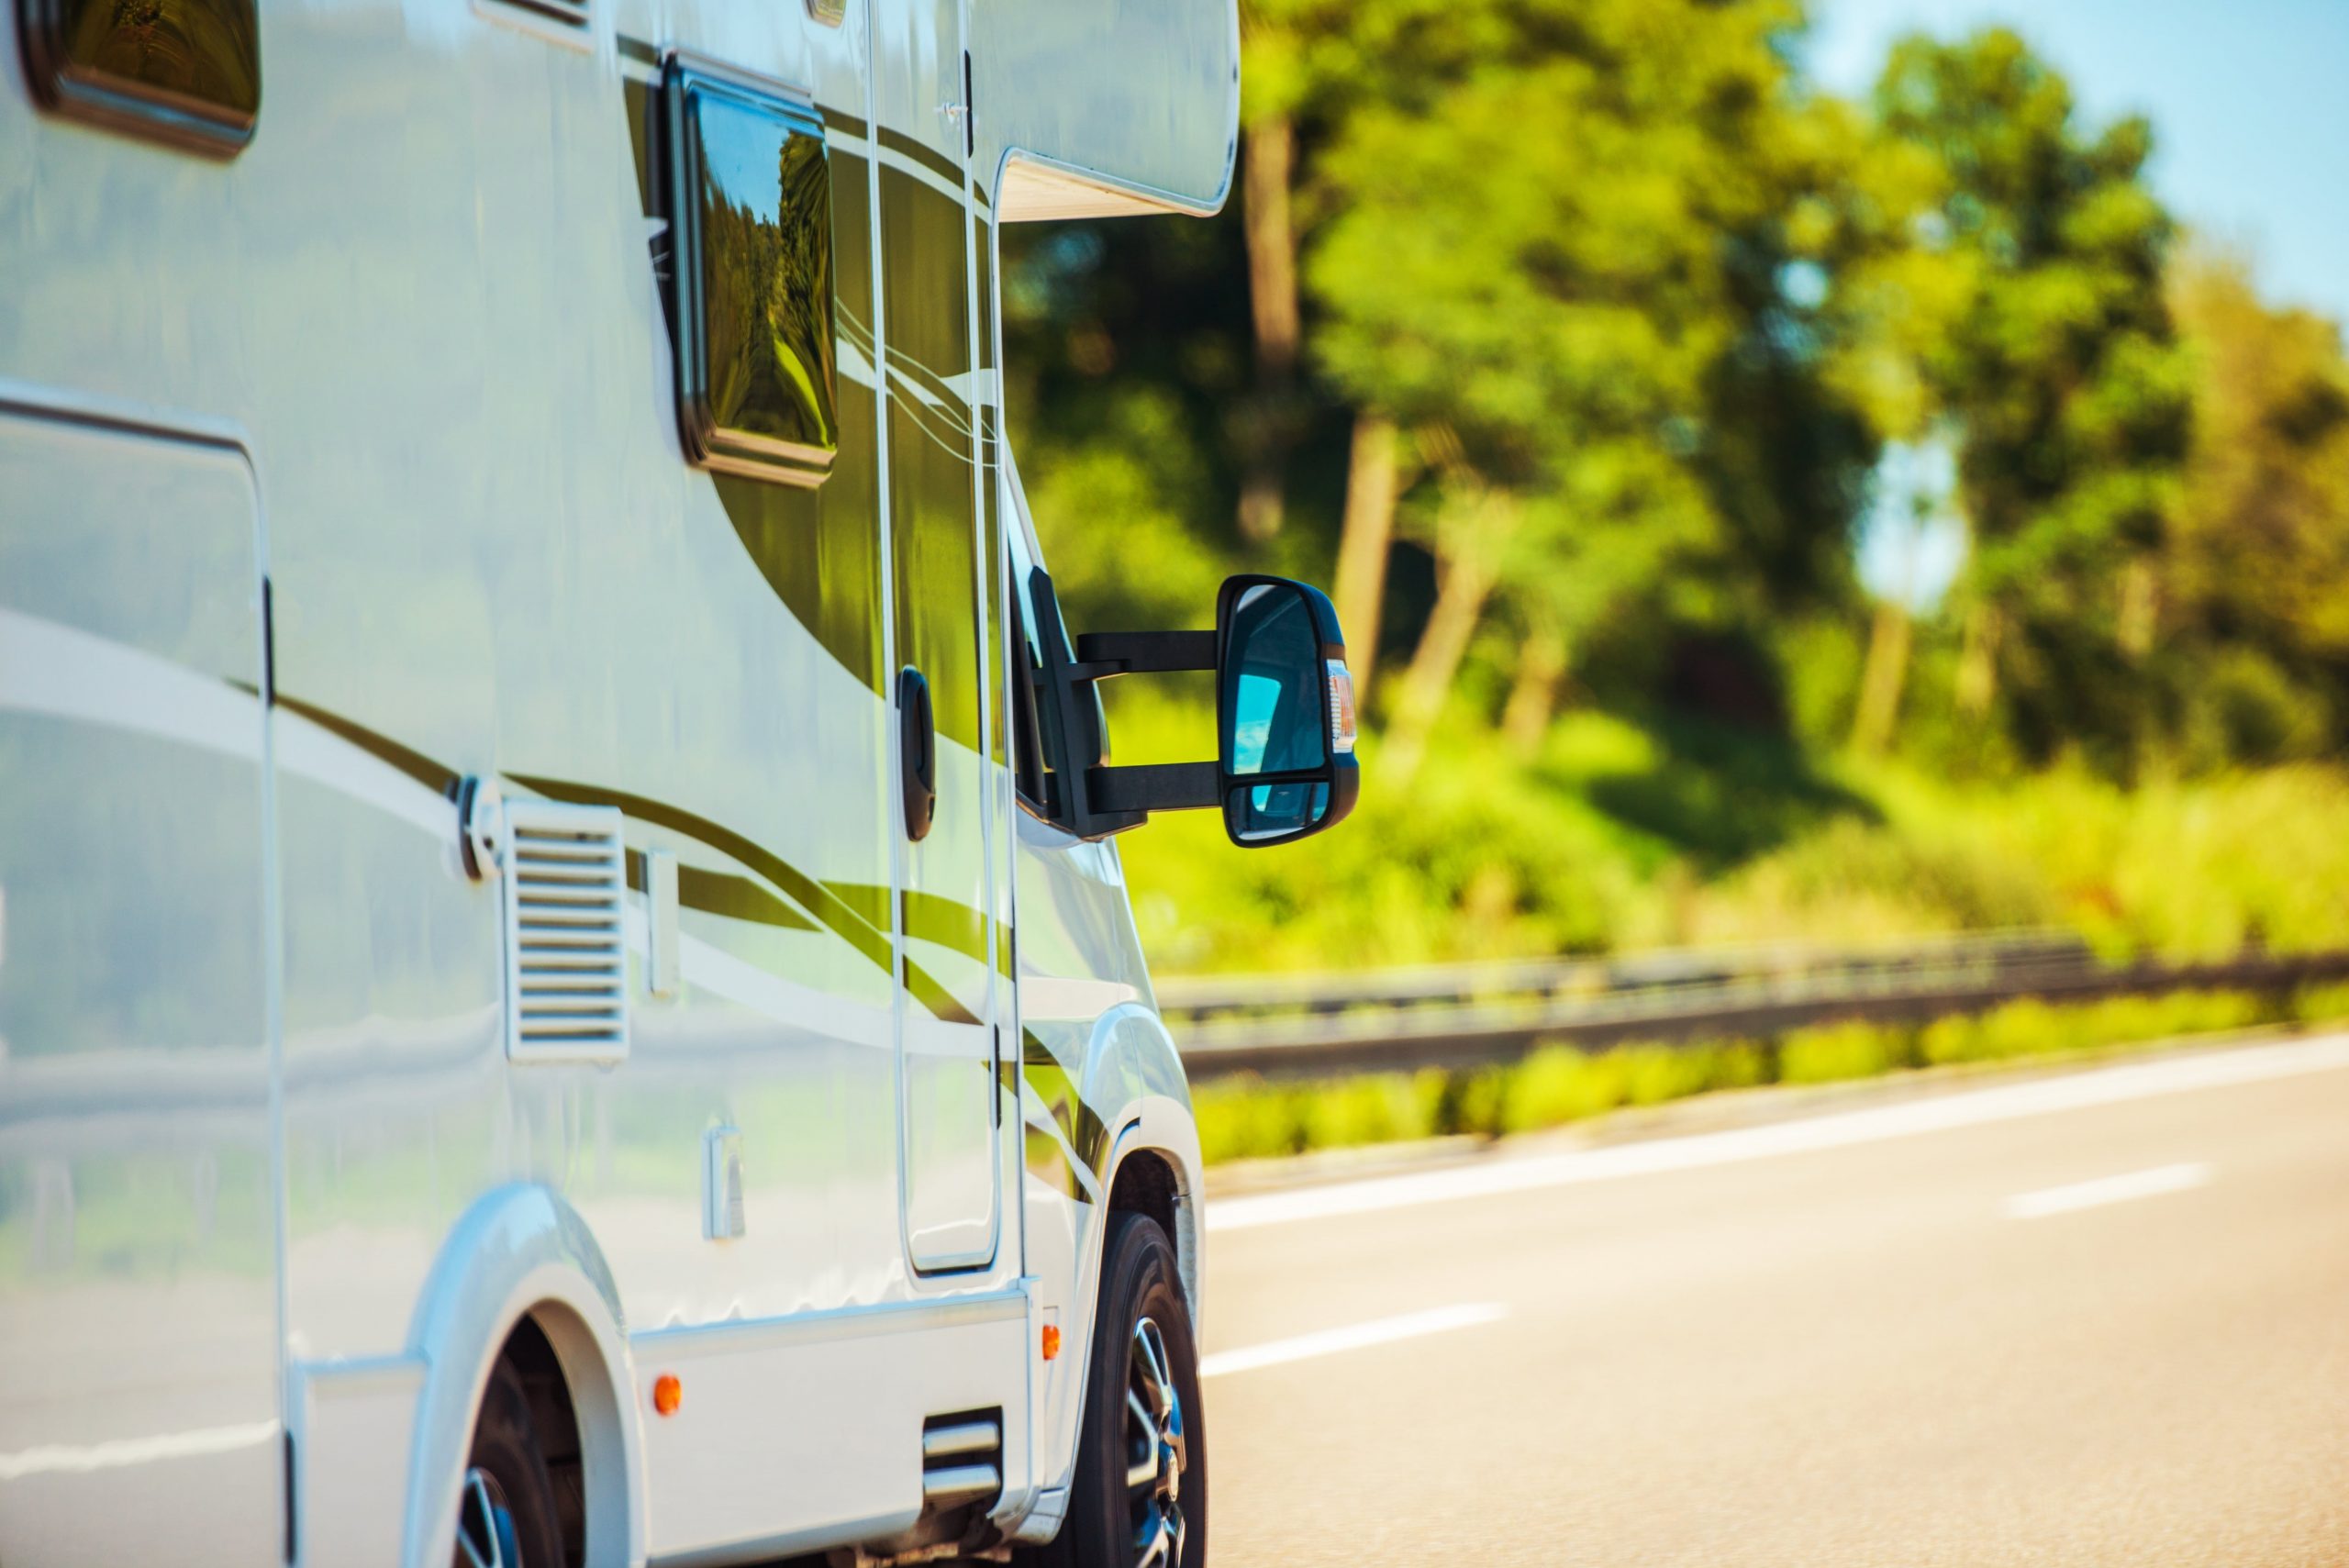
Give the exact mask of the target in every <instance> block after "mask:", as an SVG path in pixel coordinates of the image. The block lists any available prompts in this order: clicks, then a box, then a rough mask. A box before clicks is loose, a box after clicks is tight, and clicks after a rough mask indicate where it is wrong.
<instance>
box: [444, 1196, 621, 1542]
mask: <svg viewBox="0 0 2349 1568" xmlns="http://www.w3.org/2000/svg"><path fill="white" fill-rule="evenodd" d="M526 1320H527V1321H528V1322H529V1324H530V1325H531V1326H533V1327H535V1328H536V1329H537V1330H538V1331H539V1333H540V1334H541V1335H542V1336H543V1337H544V1338H545V1340H546V1341H547V1344H548V1346H549V1347H550V1348H551V1350H552V1351H554V1356H555V1361H556V1364H557V1366H558V1367H559V1368H560V1370H561V1372H562V1379H563V1383H564V1385H565V1392H566V1394H567V1396H568V1397H569V1399H570V1402H571V1410H572V1417H573V1420H574V1421H575V1423H576V1424H577V1427H578V1436H579V1446H580V1464H581V1469H582V1479H583V1483H584V1493H585V1500H586V1513H585V1519H584V1524H585V1532H586V1540H587V1549H588V1551H587V1557H586V1562H587V1564H588V1568H638V1565H640V1564H641V1563H642V1562H643V1561H644V1551H645V1547H644V1507H643V1492H642V1485H643V1473H644V1469H643V1434H642V1432H641V1430H640V1426H639V1421H638V1416H637V1408H636V1405H637V1401H636V1393H635V1384H636V1374H635V1366H634V1362H633V1359H632V1358H631V1356H630V1354H629V1347H628V1338H627V1335H626V1333H625V1332H624V1330H623V1328H622V1323H623V1318H622V1317H621V1313H620V1305H619V1293H618V1287H617V1286H616V1285H615V1284H614V1283H613V1280H612V1273H611V1269H610V1267H609V1266H608V1265H607V1263H606V1262H605V1260H604V1255H603V1251H602V1249H601V1248H600V1247H598V1246H597V1245H596V1239H595V1235H594V1233H593V1232H592V1231H591V1230H590V1229H588V1227H587V1222H586V1221H585V1220H584V1219H583V1218H580V1217H579V1215H578V1213H577V1211H575V1210H574V1209H573V1208H572V1207H571V1206H570V1205H569V1204H568V1203H565V1202H564V1201H563V1199H562V1196H561V1195H559V1194H557V1193H555V1192H554V1191H552V1190H551V1189H550V1188H548V1187H545V1186H541V1185H538V1184H529V1183H517V1184H511V1185H507V1186H504V1187H500V1188H497V1189H496V1190H495V1191H493V1192H490V1193H487V1194H484V1195H483V1196H482V1197H481V1198H480V1199H478V1200H477V1201H476V1202H475V1203H474V1204H473V1207H471V1208H470V1209H468V1210H467V1211H466V1212H465V1215H464V1218H462V1219H461V1220H459V1221H458V1223H457V1225H456V1227H455V1229H452V1230H451V1232H450V1234H449V1237H448V1239H447V1240H445V1241H444V1242H443V1243H442V1244H441V1249H440V1257H439V1259H438V1260H437V1261H436V1262H435V1263H434V1265H433V1269H432V1273H431V1275H430V1277H429V1281H428V1282H427V1284H426V1287H425V1291H424V1295H423V1296H422V1298H421V1299H420V1300H419V1301H418V1302H417V1309H416V1315H415V1317H414V1318H413V1320H412V1322H411V1325H410V1329H409V1333H408V1346H409V1349H410V1351H412V1352H414V1353H416V1354H417V1356H419V1357H420V1358H421V1359H422V1361H423V1362H424V1364H425V1367H426V1369H427V1370H426V1373H425V1382H424V1389H423V1392H422V1394H421V1395H420V1396H419V1397H418V1402H417V1419H416V1430H415V1436H414V1440H413V1443H412V1447H411V1450H410V1462H409V1465H408V1485H407V1507H406V1511H405V1515H404V1518H403V1525H402V1540H401V1553H400V1557H401V1561H402V1562H403V1563H404V1564H406V1568H440V1564H443V1563H446V1562H449V1560H450V1557H451V1553H452V1552H453V1551H454V1550H455V1530H456V1519H457V1501H458V1492H459V1489H460V1487H461V1486H462V1484H463V1480H464V1471H465V1462H466V1457H467V1455H468V1453H469V1452H470V1451H471V1445H472V1441H473V1418H474V1415H475V1413H476V1411H477V1410H478V1409H479V1407H480V1404H481V1397H482V1393H483V1391H484V1389H485V1388H486V1387H487V1386H488V1383H489V1378H490V1373H491V1372H492V1370H493V1369H494V1368H495V1365H496V1362H497V1360H498V1357H499V1356H500V1355H502V1354H504V1353H505V1351H506V1347H507V1341H508V1340H510V1339H512V1338H513V1336H514V1333H515V1331H516V1329H518V1328H519V1327H520V1326H521V1325H522V1324H523V1323H524V1322H525V1321H526Z"/></svg>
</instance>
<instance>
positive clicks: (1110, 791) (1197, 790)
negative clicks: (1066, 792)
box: [1085, 762, 1222, 814]
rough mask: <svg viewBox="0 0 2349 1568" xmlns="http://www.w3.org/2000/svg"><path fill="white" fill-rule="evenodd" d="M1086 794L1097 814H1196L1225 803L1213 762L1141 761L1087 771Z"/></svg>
mask: <svg viewBox="0 0 2349 1568" xmlns="http://www.w3.org/2000/svg"><path fill="white" fill-rule="evenodd" d="M1085 795H1086V796H1087V797H1088V801H1089V803H1090V804H1091V806H1093V808H1094V809H1095V810H1096V811H1101V812H1110V813H1118V814H1123V813H1125V812H1129V811H1132V812H1144V811H1193V810H1199V809H1203V808H1205V807H1208V806H1219V805H1221V804H1222V802H1221V801H1220V799H1219V798H1218V795H1217V789H1216V765H1215V764H1214V763H1213V762H1142V763H1138V764H1136V765H1134V766H1132V767H1124V768H1088V769H1086V770H1085Z"/></svg>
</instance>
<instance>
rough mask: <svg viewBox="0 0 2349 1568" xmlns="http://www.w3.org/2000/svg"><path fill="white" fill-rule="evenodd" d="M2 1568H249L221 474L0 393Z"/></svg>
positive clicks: (181, 451)
mask: <svg viewBox="0 0 2349 1568" xmlns="http://www.w3.org/2000/svg"><path fill="white" fill-rule="evenodd" d="M0 509H5V513H6V526H5V527H0V1561H5V1562H50V1561H68V1560H86V1561H91V1562H106V1561H114V1562H127V1561H133V1560H136V1559H137V1558H138V1557H139V1556H141V1555H143V1554H144V1553H145V1552H146V1551H147V1550H148V1549H149V1547H150V1545H151V1544H152V1543H153V1542H154V1541H155V1540H159V1539H161V1538H162V1537H163V1536H164V1535H165V1534H166V1533H168V1532H169V1531H170V1530H171V1529H173V1521H174V1520H176V1519H182V1518H191V1517H195V1518H203V1519H204V1520H205V1521H206V1529H205V1530H204V1532H203V1533H202V1534H201V1535H198V1536H194V1537H191V1538H189V1539H187V1540H185V1541H184V1546H183V1549H182V1551H180V1552H179V1553H178V1560H179V1561H181V1562H191V1563H194V1562H218V1563H233V1562H271V1561H275V1560H276V1558H277V1556H278V1554H279V1552H280V1551H281V1540H282V1537H283V1534H284V1524H283V1520H284V1512H283V1508H282V1505H281V1496H280V1494H281V1486H282V1478H283V1475H284V1448H283V1436H282V1432H281V1429H280V1427H279V1423H278V1349H277V1288H276V1279H277V1267H276V1264H277V1225H276V1212H277V1210H276V1202H275V1196H274V1192H273V1186H274V1184H273V1173H272V1169H271V1158H272V1151H271V1140H270V1125H271V1114H270V1112H271V1106H270V1033H269V1022H268V1007H267V999H268V984H267V976H268V957H267V926H266V920H265V915H264V886H265V881H264V867H265V860H264V856H263V824H264V815H263V813H264V790H265V785H266V774H265V771H264V767H263V753H262V707H261V703H260V699H259V695H258V694H259V690H260V687H261V684H262V679H263V651H262V636H261V613H260V612H261V573H260V556H259V543H260V514H259V508H258V506H257V502H256V497H255V495H254V490H253V484H252V474H251V470H250V468H249V466H248V465H247V462H246V460H245V456H244V453H243V452H242V451H241V450H239V449H238V448H237V447H236V446H235V445H233V444H232V443H229V442H226V441H223V440H221V439H216V438H213V437H210V436H206V435H200V434H195V435H192V434H191V433H189V432H187V431H185V430H173V429H169V428H131V427H129V426H128V425H127V424H117V423H115V422H113V421H111V420H108V419H104V418H96V419H94V418H89V417H81V415H80V414H79V413H77V412H68V411H66V410H62V409H59V408H56V407H53V406H52V407H43V406H40V405H39V403H38V402H36V401H35V400H33V399H31V398H30V397H28V396H27V395H24V394H23V393H22V392H21V391H20V390H17V389H15V388H13V387H12V386H11V385H10V384H8V383H5V382H0Z"/></svg>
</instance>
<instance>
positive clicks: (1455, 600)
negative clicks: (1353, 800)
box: [1378, 550, 1494, 787]
mask: <svg viewBox="0 0 2349 1568" xmlns="http://www.w3.org/2000/svg"><path fill="white" fill-rule="evenodd" d="M1443 566H1444V570H1443V573H1442V576H1441V578H1440V579H1439V581H1438V582H1437V584H1436V591H1435V608H1434V610H1433V611H1432V612H1431V614H1430V615H1429V616H1428V624H1427V628H1426V629H1425V630H1424V631H1422V632H1420V633H1419V647H1418V648H1417V649H1416V650H1414V651H1412V654H1411V666H1410V668H1409V669H1408V670H1406V671H1405V672H1404V673H1403V690H1402V695H1400V696H1399V697H1398V698H1397V699H1396V703H1395V718H1394V722H1393V723H1391V724H1389V725H1388V726H1387V727H1386V745H1385V746H1384V747H1382V748H1381V749H1380V751H1379V758H1378V763H1379V773H1381V775H1382V776H1383V777H1384V778H1390V779H1392V780H1393V781H1394V783H1395V784H1396V785H1397V787H1401V786H1403V785H1407V784H1409V783H1410V781H1411V776H1412V775H1413V774H1414V773H1418V772H1419V761H1420V759H1421V758H1422V757H1423V756H1424V755H1425V754H1426V751H1427V743H1428V733H1429V731H1431V730H1432V729H1433V728H1435V721H1436V719H1437V718H1438V717H1441V716H1442V713H1443V701H1444V698H1445V697H1447V696H1449V695H1452V681H1453V676H1455V675H1457V674H1458V673H1460V662H1461V660H1463V659H1464V658H1466V657H1467V654H1468V642H1469V639H1471V638H1473V637H1475V635H1476V623H1477V621H1478V620H1479V619H1481V618H1482V617H1483V616H1484V613H1485V601H1486V599H1487V598H1488V597H1490V596H1491V595H1492V591H1493V580H1494V573H1493V571H1492V568H1491V567H1490V566H1489V565H1487V564H1486V561H1485V557H1484V552H1483V551H1481V550H1467V551H1464V552H1462V553H1459V554H1456V555H1453V556H1451V557H1449V558H1448V559H1446V560H1445V562H1443Z"/></svg>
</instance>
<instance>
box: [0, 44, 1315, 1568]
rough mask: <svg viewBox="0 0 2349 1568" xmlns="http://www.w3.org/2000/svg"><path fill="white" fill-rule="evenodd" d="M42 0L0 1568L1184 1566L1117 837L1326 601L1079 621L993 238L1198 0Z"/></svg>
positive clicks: (1030, 204)
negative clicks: (1137, 758)
mask: <svg viewBox="0 0 2349 1568" xmlns="http://www.w3.org/2000/svg"><path fill="white" fill-rule="evenodd" d="M6 5H7V6H9V8H10V9H11V10H12V11H13V12H14V13H15V14H14V16H13V17H11V18H10V22H11V25H10V26H9V27H8V28H6V29H0V30H5V32H6V39H7V41H6V44H0V51H4V50H13V51H14V53H15V56H16V58H15V60H14V61H13V62H12V63H13V67H14V68H13V69H9V70H6V71H0V153H4V154H5V155H4V156H0V1562H6V1564H7V1565H8V1568H39V1565H44V1564H55V1563H95V1564H108V1565H119V1564H126V1563H134V1562H145V1563H168V1564H172V1565H173V1568H197V1565H203V1564H215V1563H217V1564H239V1565H250V1564H256V1563H273V1562H289V1563H300V1564H312V1565H319V1568H325V1565H341V1564H354V1565H355V1564H377V1563H381V1564H395V1563H396V1564H404V1565H406V1568H441V1565H443V1564H448V1563H451V1562H455V1563H462V1564H481V1565H486V1564H497V1565H500V1568H571V1565H576V1564H638V1563H648V1562H649V1563H656V1564H718V1563H729V1562H769V1561H773V1560H775V1559H778V1558H805V1559H808V1560H811V1561H815V1562H830V1563H833V1564H843V1565H844V1564H858V1565H874V1564H883V1563H911V1562H933V1561H941V1560H948V1559H981V1560H986V1561H996V1562H1002V1561H1027V1560H1033V1561H1040V1562H1057V1563H1064V1564H1088V1565H1090V1564H1103V1565H1109V1564H1114V1565H1117V1568H1126V1565H1129V1564H1145V1565H1164V1568H1180V1565H1185V1564H1197V1563H1198V1562H1201V1561H1203V1559H1204V1554H1205V1551H1206V1536H1207V1524H1208V1515H1207V1508H1208V1495H1209V1494H1208V1440H1207V1420H1206V1413H1205V1411H1204V1410H1203V1408H1202V1407H1201V1403H1200V1397H1199V1384H1198V1351H1197V1344H1198V1334H1199V1324H1200V1321H1201V1313H1202V1310H1203V1303H1202V1300H1201V1294H1200V1226H1199V1221H1198V1208H1197V1203H1198V1197H1199V1192H1200V1179H1201V1178H1200V1160H1199V1146H1198V1139H1197V1132H1196V1130H1195V1128H1194V1124H1193V1120H1192V1117H1191V1112H1190V1101H1189V1096H1188V1093H1187V1091H1186V1086H1185V1079H1184V1072H1183V1065H1182V1062H1181V1061H1180V1059H1179V1057H1178V1055H1177V1052H1176V1050H1175V1044H1174V1042H1173V1040H1171V1039H1170V1037H1169V1034H1168V1032H1167V1030H1166V1029H1165V1027H1164V1026H1163V1023H1162V1022H1161V1020H1160V1018H1159V1016H1158V1013H1157V1011H1156V1008H1155V1006H1154V1004H1153V1001H1152V990H1151V982H1150V978H1149V975H1148V973H1147V971H1146V969H1145V967H1144V963H1143V959H1142V954H1141V951H1140V947H1139V944H1138V942H1137V940H1136V936H1135V929H1134V924H1133V921H1132V918H1131V916H1130V911H1129V908H1128V902H1127V895H1126V890H1125V886H1124V884H1123V879H1122V873H1121V872H1120V869H1119V854H1118V848H1117V841H1116V837H1115V836H1116V835H1117V834H1118V833H1119V832H1121V831H1124V830H1126V829H1129V828H1134V827H1136V826H1138V825H1140V824H1141V822H1142V821H1143V820H1144V819H1145V818H1146V817H1148V816H1149V815H1150V814H1151V813H1152V812H1154V811H1160V810H1167V809H1175V808H1185V807H1202V808H1207V809H1211V810H1214V811H1218V812H1219V813H1220V814H1221V816H1222V819H1223V822H1224V825H1225V828H1227V830H1228V833H1229V836H1230V839H1231V840H1232V841H1233V842H1234V843H1235V844H1236V845H1240V846H1245V847H1258V846H1264V845H1272V844H1278V843H1282V842H1286V841H1287V840H1293V839H1296V838H1299V837H1302V836H1304V835H1306V834H1308V833H1312V832H1316V831H1319V830H1321V829H1323V828H1328V827H1330V826H1331V825H1334V824H1335V823H1336V822H1337V821H1338V820H1339V819H1341V817H1344V815H1345V814H1346V811H1347V809H1348V807H1349V806H1350V805H1351V804H1352V801H1353V794H1354V789H1355V785H1356V779H1357V774H1356V772H1355V768H1354V762H1353V756H1352V750H1353V714H1352V698H1351V688H1350V686H1349V684H1348V681H1347V677H1346V673H1345V666H1344V657H1345V655H1344V648H1343V641H1342V638H1341V634H1340V631H1339V628H1338V626H1337V622H1336V618H1335V617H1334V616H1333V615H1332V614H1331V613H1330V607H1329V604H1328V601H1327V600H1326V599H1324V598H1322V597H1321V596H1320V595H1319V594H1318V593H1316V592H1314V591H1313V590H1311V589H1310V588H1308V587H1306V586H1304V585H1303V584H1297V583H1293V582H1288V581H1285V580H1282V579H1277V578H1269V577H1241V578H1235V579H1233V580H1231V581H1230V582H1229V583H1227V584H1225V585H1224V587H1223V589H1222V592H1221V595H1220V596H1219V603H1218V604H1217V605H1214V606H1207V605H1202V606H1199V615H1198V617H1197V618H1198V619H1199V620H1200V621H1202V622H1205V621H1207V620H1208V619H1209V618H1210V617H1211V618H1212V619H1213V622H1214V625H1213V627H1212V628H1209V629H1199V630H1162V629H1156V628H1069V627H1066V626H1064V625H1063V621H1062V618H1061V616H1060V612H1059V608H1058V605H1057V602H1056V600H1055V598H1054V595H1053V591H1052V581H1051V578H1050V577H1049V575H1047V573H1046V572H1045V570H1044V562H1043V560H1042V557H1041V551H1040V550H1039V549H1038V547H1037V542H1036V535H1035V532H1034V529H1033V528H1032V526H1031V524H1030V517H1029V515H1028V512H1027V508H1026V505H1025V502H1024V501H1023V499H1022V496H1021V492H1020V488H1019V482H1018V477H1017V473H1016V471H1015V467H1014V465H1013V462H1012V461H1011V456H1010V453H1009V452H1008V450H1007V448H1006V445H1005V432H1004V427H1003V415H1002V407H1001V397H1000V392H999V380H998V376H997V369H996V367H997V365H998V363H999V362H1000V355H1001V351H1002V350H1001V344H1000V335H999V332H998V329H997V309H996V284H997V256H998V249H997V245H998V237H999V235H1000V233H1001V229H1002V226H1003V225H1004V224H1007V223H1013V222H1021V221H1030V220H1040V219H1056V218H1067V217H1091V216H1100V215H1111V214H1128V213H1132V214H1141V213H1170V212H1171V213H1190V214H1205V213H1209V212H1212V211H1214V210H1215V209H1216V208H1217V207H1218V206H1219V204H1220V203H1221V202H1222V200H1223V199H1224V196H1225V193H1226V191H1227V189H1228V186H1229V184H1230V172H1231V166H1232V156H1233V148H1234V137H1235V126H1236V106H1237V95H1238V90H1239V77H1238V56H1239V35H1238V26H1237V18H1236V16H1235V12H1234V7H1233V3H1232V0H1148V3H1137V0H755V3H754V0H6ZM1077 521H1079V520H1074V519H1073V520H1072V522H1073V523H1074V522H1077ZM1170 670H1212V671H1214V672H1216V674H1215V681H1216V687H1217V692H1218V705H1217V717H1216V725H1217V729H1216V732H1215V733H1212V734H1209V733H1202V734H1201V735H1200V737H1199V746H1198V754H1199V755H1200V756H1201V757H1202V758H1203V759H1205V760H1202V761H1200V762H1195V763H1175V764H1161V765H1152V766H1139V767H1121V766H1115V765H1111V764H1110V763H1109V762H1108V751H1107V745H1106V738H1105V734H1104V725H1103V720H1102V708H1101V706H1100V703H1099V700H1098V697H1097V692H1098V689H1099V683H1100V682H1101V681H1103V680H1105V679H1108V678H1111V677H1115V676H1148V675H1150V674H1152V673H1157V672H1163V671H1170ZM1202 729H1203V730H1204V729H1205V726H1204V725H1203V726H1202ZM1210 754H1211V755H1210Z"/></svg>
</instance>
